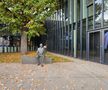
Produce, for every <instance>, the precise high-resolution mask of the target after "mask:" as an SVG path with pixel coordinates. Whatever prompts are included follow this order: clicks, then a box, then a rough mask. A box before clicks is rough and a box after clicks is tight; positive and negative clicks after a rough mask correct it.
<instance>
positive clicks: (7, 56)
mask: <svg viewBox="0 0 108 90" xmlns="http://www.w3.org/2000/svg"><path fill="white" fill-rule="evenodd" d="M26 55H27V56H30V57H35V56H36V52H34V51H32V52H28V53H27V54H26ZM46 56H47V57H49V58H51V59H52V61H53V63H56V62H70V61H71V60H69V59H66V58H63V57H58V56H56V55H53V54H52V53H50V52H47V54H46ZM20 62H21V54H20V53H0V63H20Z"/></svg>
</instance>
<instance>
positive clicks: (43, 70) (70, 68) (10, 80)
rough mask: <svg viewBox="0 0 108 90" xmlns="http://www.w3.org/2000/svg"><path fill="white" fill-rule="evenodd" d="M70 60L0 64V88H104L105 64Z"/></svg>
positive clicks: (106, 78) (107, 89) (107, 75)
mask: <svg viewBox="0 0 108 90" xmlns="http://www.w3.org/2000/svg"><path fill="white" fill-rule="evenodd" d="M70 59H72V61H73V62H67V63H53V64H46V65H45V66H44V67H41V66H37V65H35V64H15V63H13V64H0V90H108V65H103V64H99V63H93V62H88V61H82V60H78V59H75V58H70Z"/></svg>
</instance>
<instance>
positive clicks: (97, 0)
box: [95, 0, 102, 14]
mask: <svg viewBox="0 0 108 90" xmlns="http://www.w3.org/2000/svg"><path fill="white" fill-rule="evenodd" d="M95 11H96V14H100V13H101V12H102V0H95Z"/></svg>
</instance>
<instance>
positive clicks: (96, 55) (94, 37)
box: [89, 32, 100, 62]
mask: <svg viewBox="0 0 108 90" xmlns="http://www.w3.org/2000/svg"><path fill="white" fill-rule="evenodd" d="M89 49H90V59H91V60H95V61H96V62H100V61H99V60H100V32H96V33H91V34H90V48H89Z"/></svg>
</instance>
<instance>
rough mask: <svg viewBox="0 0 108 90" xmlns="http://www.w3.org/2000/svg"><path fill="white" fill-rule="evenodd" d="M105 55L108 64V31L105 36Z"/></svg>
mask: <svg viewBox="0 0 108 90" xmlns="http://www.w3.org/2000/svg"><path fill="white" fill-rule="evenodd" d="M104 53H105V54H104V55H105V62H106V63H108V31H106V32H105V34H104Z"/></svg>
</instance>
